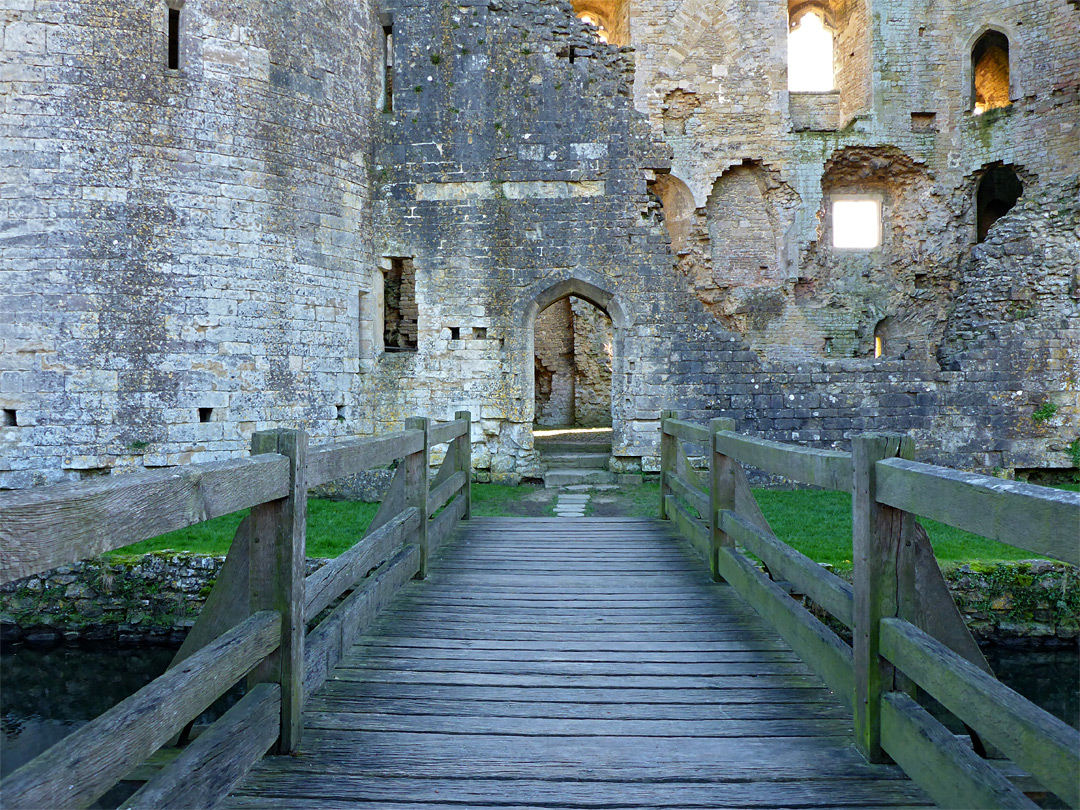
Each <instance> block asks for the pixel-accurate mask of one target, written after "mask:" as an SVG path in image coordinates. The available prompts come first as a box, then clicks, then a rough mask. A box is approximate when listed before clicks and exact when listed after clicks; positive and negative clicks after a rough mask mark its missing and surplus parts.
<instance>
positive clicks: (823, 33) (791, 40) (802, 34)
mask: <svg viewBox="0 0 1080 810" xmlns="http://www.w3.org/2000/svg"><path fill="white" fill-rule="evenodd" d="M835 87H836V80H835V78H834V76H833V35H832V32H831V31H830V30H829V29H828V28H826V27H825V21H824V20H823V19H822V18H821V15H819V14H818V13H817V12H816V11H808V12H806V13H805V14H803V15H802V16H801V17H799V18H798V20H794V21H792V27H791V30H790V31H789V32H788V90H791V91H792V92H795V93H827V92H828V91H830V90H833V89H834V88H835Z"/></svg>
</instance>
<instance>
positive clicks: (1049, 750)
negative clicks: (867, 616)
mask: <svg viewBox="0 0 1080 810" xmlns="http://www.w3.org/2000/svg"><path fill="white" fill-rule="evenodd" d="M881 653H882V655H884V656H885V657H886V658H887V659H888V660H890V661H891V662H892V663H893V664H895V665H896V666H897V667H898V668H899V669H900V670H901V671H902V672H903V673H904V674H905V675H907V676H908V677H909V678H911V679H912V680H913V681H915V683H917V684H918V685H919V686H920V687H922V688H923V689H925V690H926V691H927V692H928V693H930V694H931V695H932V696H933V697H934V698H935V699H936V700H937V701H938V702H940V703H941V705H943V706H944V707H945V708H946V709H948V710H949V711H951V712H952V713H953V714H955V715H956V716H957V717H959V718H960V719H961V720H963V721H964V722H965V723H966V724H967V725H969V726H970V727H971V728H973V729H975V731H976V732H978V734H979V735H980V736H981V737H983V738H984V739H986V740H987V741H989V742H990V743H992V744H993V745H994V746H996V747H997V748H999V749H1000V750H1001V752H1002V753H1003V754H1005V756H1007V757H1009V758H1010V759H1011V760H1013V761H1014V762H1015V763H1016V764H1017V765H1019V766H1020V767H1021V768H1023V769H1024V770H1026V771H1027V772H1028V773H1030V774H1031V775H1032V776H1034V777H1035V778H1036V779H1037V780H1038V781H1039V782H1040V783H1042V784H1043V785H1044V786H1045V787H1046V788H1047V789H1048V790H1051V791H1053V792H1054V793H1056V794H1057V795H1058V796H1059V797H1061V798H1062V799H1063V800H1065V801H1066V802H1067V803H1068V804H1069V805H1070V806H1072V807H1076V806H1078V805H1080V781H1078V777H1080V731H1077V730H1076V729H1074V728H1072V727H1071V726H1069V725H1068V724H1067V723H1064V722H1062V721H1061V720H1059V719H1057V718H1056V717H1054V716H1053V715H1052V714H1049V713H1048V712H1045V711H1043V710H1042V709H1040V708H1039V707H1038V706H1036V705H1035V704H1034V703H1032V702H1031V701H1029V700H1026V699H1025V698H1023V697H1022V696H1020V695H1018V694H1017V693H1016V692H1014V691H1013V690H1012V689H1010V688H1009V687H1007V686H1005V685H1004V684H1003V683H1001V682H1000V681H998V680H997V679H996V678H994V677H992V676H990V675H987V674H986V673H985V672H983V671H982V670H981V669H979V668H978V667H976V666H975V665H973V664H971V663H969V662H968V661H966V660H965V659H963V658H961V657H960V656H959V655H957V654H956V653H954V652H953V651H952V650H950V649H949V648H948V647H946V646H944V645H943V644H941V643H939V642H938V641H936V640H934V639H933V638H931V637H930V636H928V635H927V634H926V633H924V632H922V631H921V630H919V629H918V628H917V627H914V626H913V625H911V624H909V623H907V622H905V621H903V620H901V619H883V620H882V622H881Z"/></svg>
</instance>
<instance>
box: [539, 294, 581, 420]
mask: <svg viewBox="0 0 1080 810" xmlns="http://www.w3.org/2000/svg"><path fill="white" fill-rule="evenodd" d="M533 347H534V353H535V355H536V363H535V385H534V388H535V393H536V409H535V411H534V413H535V416H534V421H535V422H536V424H538V425H543V426H544V427H563V426H567V425H573V424H574V406H575V396H574V383H575V382H576V380H575V376H576V375H575V373H574V372H575V364H574V323H573V313H572V312H571V309H570V299H569V298H563V299H562V300H560V301H556V302H555V303H554V304H552V305H551V306H549V307H548V308H547V309H545V310H544V311H543V312H541V313H539V314H538V315H537V316H536V327H535V328H534V337H533Z"/></svg>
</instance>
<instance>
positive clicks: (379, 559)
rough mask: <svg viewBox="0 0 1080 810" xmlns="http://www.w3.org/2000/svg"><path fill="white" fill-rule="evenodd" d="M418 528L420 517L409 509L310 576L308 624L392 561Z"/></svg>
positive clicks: (307, 592)
mask: <svg viewBox="0 0 1080 810" xmlns="http://www.w3.org/2000/svg"><path fill="white" fill-rule="evenodd" d="M419 525H420V513H419V512H418V511H417V510H416V509H414V508H413V507H409V508H408V509H405V510H404V511H403V512H401V513H400V514H399V515H397V517H395V518H394V519H393V520H391V521H389V522H388V523H384V524H383V525H382V526H380V527H379V528H378V529H376V530H375V531H373V532H371V533H370V534H368V535H367V536H366V537H365V538H364V539H363V540H361V541H360V542H359V543H357V544H356V545H355V546H353V547H352V548H351V549H349V550H348V551H346V552H345V553H344V554H342V555H340V556H339V557H337V558H336V559H333V560H331V561H330V562H328V563H327V564H326V565H324V566H323V567H322V568H320V569H319V570H318V571H315V572H314V573H313V574H311V576H309V577H308V578H307V583H306V584H305V588H304V590H305V594H306V599H307V605H306V607H305V608H304V616H305V617H306V618H307V621H312V620H313V619H314V618H315V617H316V616H317V615H319V613H320V612H321V611H322V610H324V609H325V608H326V607H327V606H329V605H330V603H331V602H333V601H334V600H335V599H337V598H338V597H339V596H340V595H341V594H342V593H343V592H344V591H346V590H348V589H349V588H351V587H353V585H354V584H356V582H358V581H359V580H360V579H361V578H362V577H364V576H366V575H367V573H368V572H369V571H371V569H372V568H376V567H378V566H379V565H381V564H382V563H383V562H385V561H386V560H388V559H389V558H390V557H392V556H393V554H394V552H395V551H396V549H397V548H398V546H400V545H402V543H403V542H404V539H405V538H406V537H411V536H413V535H414V534H415V532H416V529H417V527H418V526H419Z"/></svg>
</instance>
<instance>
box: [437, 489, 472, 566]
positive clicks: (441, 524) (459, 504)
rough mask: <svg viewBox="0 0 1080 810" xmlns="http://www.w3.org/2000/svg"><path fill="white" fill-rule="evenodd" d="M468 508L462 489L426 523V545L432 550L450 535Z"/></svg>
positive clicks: (467, 501) (465, 495)
mask: <svg viewBox="0 0 1080 810" xmlns="http://www.w3.org/2000/svg"><path fill="white" fill-rule="evenodd" d="M468 508H469V500H468V495H467V494H466V492H465V491H462V492H461V493H459V494H458V496H457V497H456V498H454V500H452V501H451V502H450V503H449V504H447V506H446V508H445V509H443V510H442V512H440V513H439V514H438V516H436V517H435V518H433V519H432V520H431V522H430V523H429V524H428V545H429V546H430V547H431V550H432V552H434V551H435V549H437V548H438V547H439V546H440V545H441V544H442V543H443V541H445V540H446V538H447V537H449V536H450V534H451V532H453V531H454V528H455V527H456V526H457V525H458V522H459V521H460V520H462V519H463V518H464V517H465V514H466V512H467V511H468Z"/></svg>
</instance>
